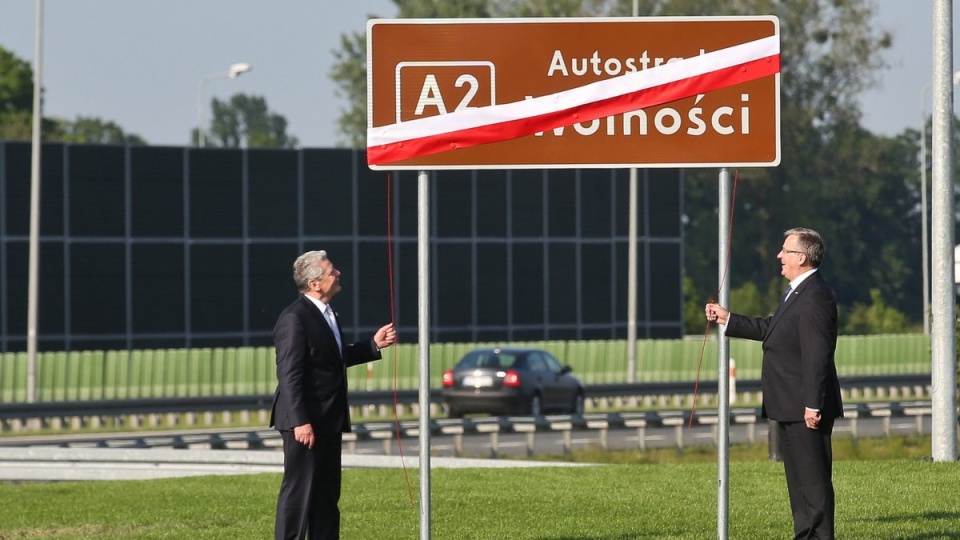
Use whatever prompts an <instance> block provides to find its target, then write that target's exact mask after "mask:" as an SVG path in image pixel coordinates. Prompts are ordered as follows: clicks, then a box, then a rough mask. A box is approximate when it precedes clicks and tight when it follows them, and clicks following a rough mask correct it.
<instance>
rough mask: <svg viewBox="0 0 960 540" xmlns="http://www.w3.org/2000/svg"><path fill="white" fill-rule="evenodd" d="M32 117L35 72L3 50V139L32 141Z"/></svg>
mask: <svg viewBox="0 0 960 540" xmlns="http://www.w3.org/2000/svg"><path fill="white" fill-rule="evenodd" d="M32 117H33V68H32V67H30V64H29V63H28V62H26V61H24V60H21V59H19V58H17V57H16V56H15V55H14V54H13V53H11V52H10V51H8V50H6V49H4V48H3V47H0V139H8V140H18V139H19V140H29V139H30V137H31V134H32V126H31V118H32Z"/></svg>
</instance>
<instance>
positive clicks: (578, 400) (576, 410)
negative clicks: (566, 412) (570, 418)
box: [571, 392, 584, 416]
mask: <svg viewBox="0 0 960 540" xmlns="http://www.w3.org/2000/svg"><path fill="white" fill-rule="evenodd" d="M583 403H584V402H583V392H577V395H576V396H574V397H573V410H572V411H571V414H574V415H576V416H583Z"/></svg>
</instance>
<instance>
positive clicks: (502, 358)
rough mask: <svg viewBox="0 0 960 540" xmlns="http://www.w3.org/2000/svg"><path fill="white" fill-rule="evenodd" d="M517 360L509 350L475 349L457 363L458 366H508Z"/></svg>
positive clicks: (511, 365)
mask: <svg viewBox="0 0 960 540" xmlns="http://www.w3.org/2000/svg"><path fill="white" fill-rule="evenodd" d="M516 362H517V355H516V354H512V353H509V352H502V351H501V352H499V353H498V352H496V351H475V352H473V353H470V354H468V355H467V356H466V357H464V359H463V360H461V361H460V363H459V364H457V367H458V368H508V367H513V365H514V364H515V363H516Z"/></svg>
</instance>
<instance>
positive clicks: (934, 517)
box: [852, 512, 960, 540]
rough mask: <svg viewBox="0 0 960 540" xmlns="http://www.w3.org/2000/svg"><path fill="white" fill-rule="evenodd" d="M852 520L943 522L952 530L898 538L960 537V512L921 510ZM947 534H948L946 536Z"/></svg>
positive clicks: (928, 539)
mask: <svg viewBox="0 0 960 540" xmlns="http://www.w3.org/2000/svg"><path fill="white" fill-rule="evenodd" d="M852 521H860V522H871V523H900V522H903V523H916V522H918V521H924V522H927V523H930V522H933V523H936V522H941V524H943V525H947V526H949V527H950V530H940V531H934V532H929V533H920V534H916V535H913V536H898V537H897V538H898V540H934V539H941V538H960V512H921V513H919V514H902V515H898V516H883V517H877V518H859V519H854V520H852ZM944 535H946V536H944Z"/></svg>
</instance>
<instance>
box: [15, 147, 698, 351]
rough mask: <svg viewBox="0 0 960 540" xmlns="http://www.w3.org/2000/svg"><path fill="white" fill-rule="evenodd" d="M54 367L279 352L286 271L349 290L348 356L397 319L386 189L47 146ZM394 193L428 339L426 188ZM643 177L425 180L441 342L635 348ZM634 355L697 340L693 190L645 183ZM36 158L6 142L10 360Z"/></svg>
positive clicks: (370, 179) (287, 170)
mask: <svg viewBox="0 0 960 540" xmlns="http://www.w3.org/2000/svg"><path fill="white" fill-rule="evenodd" d="M41 168H42V195H41V208H42V209H41V235H40V236H41V237H40V287H39V295H40V302H39V324H38V330H39V332H38V335H39V338H38V346H39V349H40V350H44V351H46V350H88V349H143V348H182V347H228V346H249V345H269V344H271V343H272V340H271V331H272V328H273V324H274V322H275V320H276V317H277V314H278V313H279V312H280V310H282V309H283V308H284V307H285V306H286V305H287V304H288V303H289V302H290V301H292V300H293V299H294V298H295V295H296V294H297V292H296V289H295V287H294V285H293V281H292V278H291V265H292V263H293V260H294V259H295V258H296V256H297V255H298V254H300V253H301V252H303V251H305V250H311V249H325V250H327V252H328V254H329V256H330V258H331V260H332V261H333V262H334V264H335V265H336V266H337V268H339V269H340V270H341V271H342V272H343V276H342V278H341V284H342V286H343V291H342V292H341V293H340V294H339V295H338V296H337V297H336V299H335V301H334V305H335V306H336V308H337V310H338V312H339V314H340V318H341V324H343V326H344V331H345V333H346V334H347V336H348V338H355V339H360V338H361V337H366V336H368V335H372V333H373V331H374V330H375V329H376V328H378V327H379V326H380V325H381V324H383V323H386V322H388V321H389V320H390V315H391V302H390V268H389V264H388V250H387V234H388V226H387V225H388V224H387V200H388V193H387V173H385V172H374V171H370V170H369V169H368V168H367V167H366V158H365V155H364V152H363V151H356V150H343V149H304V150H224V149H203V150H198V149H193V148H176V147H145V146H138V147H125V146H99V145H62V144H44V145H43V150H42V166H41ZM390 174H391V178H390V180H391V188H392V189H391V192H390V193H389V197H390V201H391V204H392V221H393V223H392V235H393V237H392V239H393V263H394V264H393V284H394V308H395V313H396V323H397V325H398V327H399V329H400V338H401V341H404V342H408V343H411V342H415V341H416V339H417V322H418V321H417V298H418V291H417V236H416V234H417V231H416V228H417V175H416V172H415V171H402V172H393V173H390ZM628 177H629V173H628V171H626V170H607V169H598V170H511V171H506V170H496V171H494V170H483V171H442V172H433V173H430V182H431V202H430V223H431V235H430V236H431V239H430V249H431V253H430V278H431V291H430V295H431V296H430V298H431V329H430V333H431V341H432V342H478V341H482V342H506V341H527V340H561V339H562V340H567V339H590V340H592V339H623V338H625V337H626V333H627V331H626V327H627V325H626V322H627V238H628V218H629V215H628V208H629V181H628ZM639 178H640V181H639V188H640V210H639V214H638V220H639V238H640V241H639V245H638V253H639V255H638V260H639V276H638V289H639V290H638V295H637V296H638V302H639V303H638V316H637V319H638V321H637V323H638V333H637V334H638V336H639V337H641V338H677V337H680V336H681V334H682V292H681V275H682V271H683V268H682V260H683V247H682V233H681V226H680V216H681V213H682V204H681V200H682V176H681V172H680V171H678V170H672V169H654V170H641V171H639ZM29 197H30V144H29V143H26V142H2V141H0V350H2V351H22V350H25V349H26V334H27V283H28V246H29V222H30V199H29Z"/></svg>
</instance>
